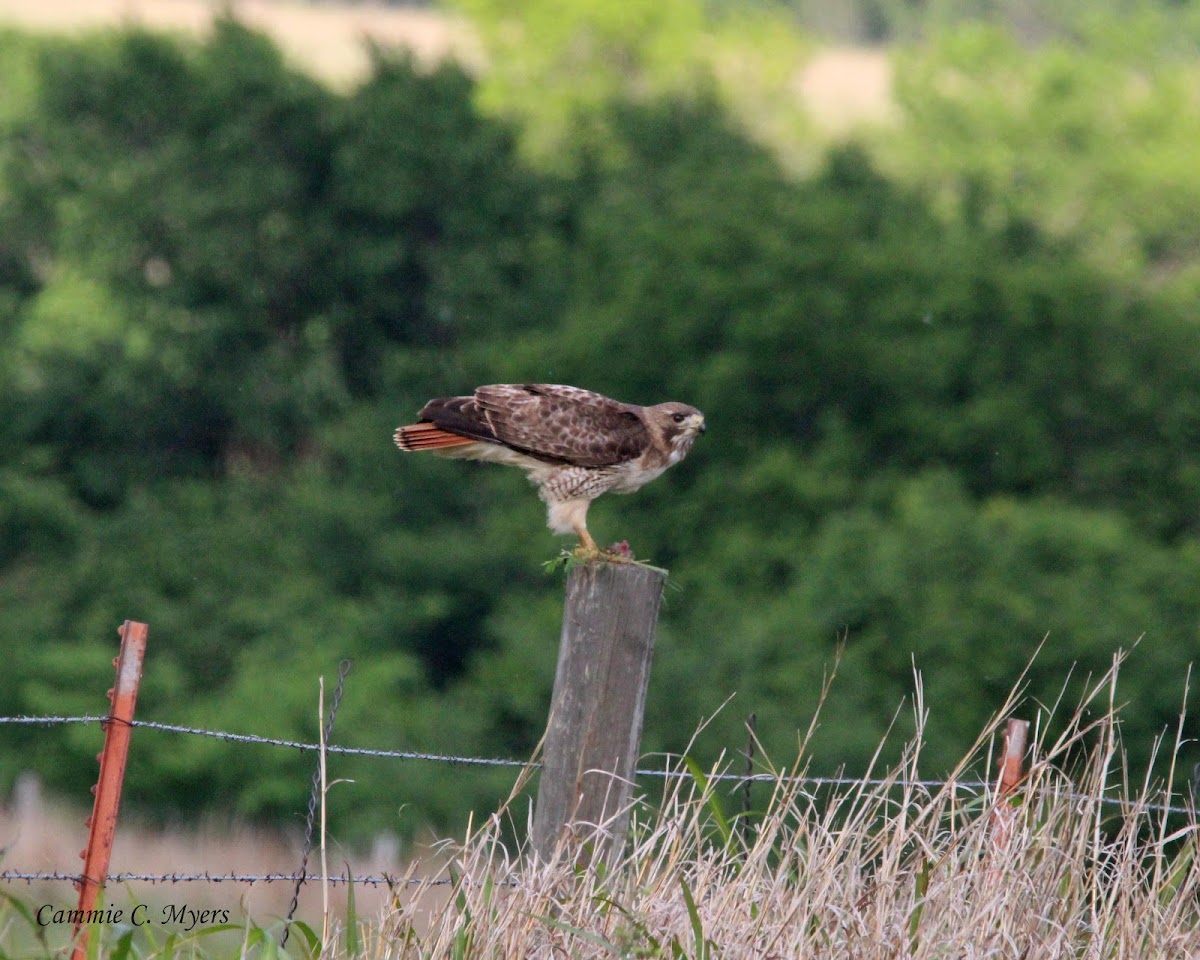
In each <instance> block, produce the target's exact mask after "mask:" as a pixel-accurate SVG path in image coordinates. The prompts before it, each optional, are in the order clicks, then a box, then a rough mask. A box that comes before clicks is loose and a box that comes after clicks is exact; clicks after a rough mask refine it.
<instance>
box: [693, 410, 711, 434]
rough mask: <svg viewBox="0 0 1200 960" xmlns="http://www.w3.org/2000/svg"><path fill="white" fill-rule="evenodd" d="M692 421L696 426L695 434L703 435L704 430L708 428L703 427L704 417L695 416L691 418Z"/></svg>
mask: <svg viewBox="0 0 1200 960" xmlns="http://www.w3.org/2000/svg"><path fill="white" fill-rule="evenodd" d="M692 421H693V422H694V423H695V424H696V432H697V433H703V432H704V431H705V430H707V429H708V427H706V426H705V425H704V417H703V416H701V415H700V414H696V415H695V416H693V417H692Z"/></svg>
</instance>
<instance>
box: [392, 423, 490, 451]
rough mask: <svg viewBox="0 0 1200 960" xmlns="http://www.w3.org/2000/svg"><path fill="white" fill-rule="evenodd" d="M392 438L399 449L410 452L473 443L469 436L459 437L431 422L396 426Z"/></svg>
mask: <svg viewBox="0 0 1200 960" xmlns="http://www.w3.org/2000/svg"><path fill="white" fill-rule="evenodd" d="M392 439H393V440H395V441H396V446H398V447H399V448H400V449H401V450H406V451H408V452H410V453H417V452H419V451H421V450H443V449H445V448H446V447H461V446H464V445H465V444H468V443H475V441H474V440H472V439H471V438H470V437H460V436H459V435H458V434H457V433H450V432H449V431H446V430H443V429H442V428H441V427H435V426H434V425H433V424H432V423H414V424H413V425H412V426H410V427H397V428H396V432H395V433H394V434H392Z"/></svg>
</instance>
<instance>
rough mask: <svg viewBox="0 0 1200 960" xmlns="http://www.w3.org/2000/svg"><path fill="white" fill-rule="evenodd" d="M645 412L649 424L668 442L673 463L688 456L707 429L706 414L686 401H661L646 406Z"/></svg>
mask: <svg viewBox="0 0 1200 960" xmlns="http://www.w3.org/2000/svg"><path fill="white" fill-rule="evenodd" d="M645 413H646V420H647V422H648V425H649V426H650V427H651V429H654V430H656V431H657V432H658V434H659V436H661V437H662V438H663V440H664V441H665V442H666V444H667V447H668V449H669V450H670V454H669V459H670V462H671V463H673V464H675V463H678V462H679V461H680V460H682V459H683V458H684V457H686V456H687V452H688V451H689V450H691V449H692V444H693V443H695V442H696V438H697V437H698V436H700V434H702V433H703V432H704V429H705V428H704V414H702V413H701V412H700V411H699V410H697V409H696V408H695V407H692V406H689V405H688V404H686V403H675V402H671V403H660V404H656V405H655V406H653V407H646V408H645Z"/></svg>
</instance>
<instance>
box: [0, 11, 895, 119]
mask: <svg viewBox="0 0 1200 960" xmlns="http://www.w3.org/2000/svg"><path fill="white" fill-rule="evenodd" d="M231 6H232V7H233V9H234V10H235V11H236V12H237V15H238V16H239V17H240V18H241V19H242V20H243V21H244V22H246V23H247V24H250V25H251V26H254V27H256V28H257V29H260V30H262V31H264V32H265V33H267V34H269V35H270V36H272V37H273V38H274V39H275V41H276V42H277V43H278V44H279V45H280V47H281V48H282V49H283V50H284V51H285V52H286V53H287V55H288V56H289V57H290V58H291V60H292V61H293V62H294V63H296V64H299V65H301V66H302V67H304V68H305V69H308V70H311V71H312V72H313V73H315V74H317V75H318V76H321V77H323V78H324V79H326V80H327V81H329V82H331V83H334V84H347V83H353V82H354V80H356V79H357V78H358V77H360V76H362V74H363V72H364V71H365V70H366V69H367V65H368V58H367V55H366V53H365V48H364V41H366V40H370V41H372V42H375V43H378V44H381V45H384V46H396V47H407V48H408V49H410V50H411V51H413V53H414V54H415V55H416V56H417V58H418V59H420V60H422V61H425V62H429V61H433V60H436V59H437V58H439V57H445V56H454V57H457V58H458V59H459V60H461V61H462V62H463V63H466V64H468V65H474V66H479V65H480V64H482V62H483V55H482V52H481V50H480V46H479V43H478V42H477V40H476V38H475V36H474V35H473V33H472V32H471V28H470V26H469V25H468V24H466V23H464V22H462V21H461V20H458V19H456V18H454V17H452V16H449V15H447V14H445V13H441V12H437V11H433V10H426V9H422V10H415V9H405V8H397V7H384V6H378V5H373V4H370V3H361V4H353V5H347V6H343V5H338V4H306V3H291V2H271V0H237V2H234V3H232V4H231ZM220 9H221V4H219V3H214V2H210V0H54V2H53V3H39V2H38V0H0V24H4V23H7V24H12V25H14V26H20V27H24V28H28V29H35V30H54V31H79V30H86V29H95V28H99V27H110V26H116V25H120V24H123V23H124V24H139V25H143V26H146V27H150V28H153V29H158V30H168V31H178V32H185V33H193V34H198V33H203V32H204V31H205V30H206V29H207V28H208V26H209V24H211V22H212V18H213V15H214V12H215V11H218V10H220ZM891 80H892V76H891V64H890V62H889V59H888V56H887V54H886V53H885V52H883V51H880V50H864V49H828V50H823V51H819V52H818V53H816V54H815V55H814V56H813V57H812V59H811V60H809V61H808V62H807V63H803V64H797V68H796V76H795V78H794V81H793V83H792V84H791V86H792V89H793V90H795V91H796V93H797V95H798V96H800V97H801V98H802V99H803V100H804V102H805V103H806V105H807V106H808V108H809V109H810V111H811V112H812V114H813V116H814V117H815V118H816V119H817V120H818V121H819V122H820V123H822V124H823V125H825V126H828V127H831V128H834V129H839V128H841V127H843V126H845V125H846V124H847V123H851V122H853V121H855V120H860V119H861V120H874V119H880V118H882V117H884V116H886V115H887V113H888V110H889V107H890V102H891Z"/></svg>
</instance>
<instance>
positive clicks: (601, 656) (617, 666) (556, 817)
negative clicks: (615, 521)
mask: <svg viewBox="0 0 1200 960" xmlns="http://www.w3.org/2000/svg"><path fill="white" fill-rule="evenodd" d="M666 579H667V571H665V570H660V569H658V568H657V567H647V566H643V565H641V564H634V563H588V564H583V565H579V566H574V567H572V568H571V569H570V571H569V572H568V574H567V594H566V606H565V609H564V611H563V625H562V638H561V640H560V642H559V648H558V669H557V670H556V672H555V675H554V696H553V699H552V701H551V706H550V720H549V722H548V724H547V727H546V739H545V743H544V744H543V747H542V775H541V782H540V783H539V785H538V795H537V805H536V807H534V813H533V835H532V846H533V851H534V854H535V855H536V856H538V857H540V858H542V859H543V860H548V859H549V858H550V856H551V854H552V853H553V852H554V849H555V846H556V844H557V843H558V842H559V839H560V838H561V837H562V836H563V834H564V832H570V834H571V835H573V836H576V837H590V836H592V835H594V834H595V830H596V827H597V826H598V825H602V827H603V835H597V836H598V838H599V839H600V841H601V845H602V846H603V847H604V848H605V849H604V850H603V851H601V850H593V855H594V856H598V857H599V856H603V857H604V858H606V859H608V860H609V861H610V862H612V861H615V860H616V859H617V858H618V857H619V856H620V853H621V848H622V846H623V844H624V841H625V831H626V828H627V826H628V820H629V818H628V805H629V801H630V797H631V795H632V792H633V777H634V770H635V768H636V764H637V758H638V752H639V749H640V744H641V739H642V718H643V716H644V714H645V705H646V688H647V686H648V684H649V682H650V661H651V657H652V655H653V653H654V633H655V628H656V626H657V623H658V608H659V605H660V603H661V602H662V595H663V586H664V585H665V583H666Z"/></svg>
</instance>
